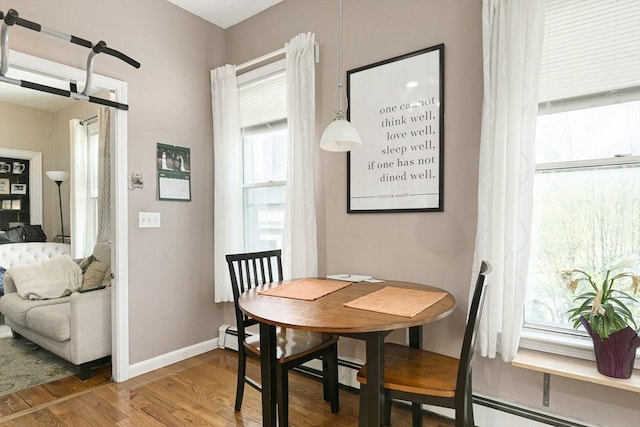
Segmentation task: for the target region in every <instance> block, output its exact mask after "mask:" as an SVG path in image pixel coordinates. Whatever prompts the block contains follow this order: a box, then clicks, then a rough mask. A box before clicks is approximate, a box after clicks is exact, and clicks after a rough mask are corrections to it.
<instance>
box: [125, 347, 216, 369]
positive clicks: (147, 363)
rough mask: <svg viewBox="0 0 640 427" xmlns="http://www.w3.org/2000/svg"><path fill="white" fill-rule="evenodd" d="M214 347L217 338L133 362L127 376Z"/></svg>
mask: <svg viewBox="0 0 640 427" xmlns="http://www.w3.org/2000/svg"><path fill="white" fill-rule="evenodd" d="M216 348H218V338H214V339H212V340H209V341H204V342H201V343H198V344H194V345H192V346H189V347H185V348H181V349H178V350H175V351H172V352H170V353H166V354H163V355H160V356H158V357H154V358H152V359H148V360H144V361H142V362H138V363H134V364H133V365H131V366H129V378H133V377H137V376H138V375H142V374H146V373H147V372H151V371H155V370H156V369H160V368H164V367H165V366H169V365H172V364H174V363H177V362H181V361H183V360H185V359H188V358H190V357H193V356H197V355H199V354H202V353H206V352H207V351H211V350H215V349H216Z"/></svg>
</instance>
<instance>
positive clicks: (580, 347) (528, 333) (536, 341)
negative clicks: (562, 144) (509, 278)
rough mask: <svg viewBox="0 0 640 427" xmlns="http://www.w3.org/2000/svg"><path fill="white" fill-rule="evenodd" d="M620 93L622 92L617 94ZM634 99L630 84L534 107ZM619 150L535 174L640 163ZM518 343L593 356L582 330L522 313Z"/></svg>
mask: <svg viewBox="0 0 640 427" xmlns="http://www.w3.org/2000/svg"><path fill="white" fill-rule="evenodd" d="M621 94H624V96H623V97H621ZM636 100H640V88H637V87H634V88H629V89H625V90H624V91H620V92H618V93H615V94H611V93H606V94H594V95H591V96H587V97H580V98H575V99H568V100H560V101H554V103H553V105H550V104H549V103H541V104H540V105H539V107H538V111H539V113H538V115H539V116H540V115H544V114H550V113H557V112H561V111H572V110H578V109H581V108H588V107H595V106H602V105H606V104H612V103H623V102H630V101H636ZM619 154H620V155H624V156H622V157H618V156H617V155H616V156H614V157H609V158H600V159H586V160H572V161H564V162H549V163H538V164H537V165H536V174H537V173H538V172H545V171H563V170H571V169H595V168H602V167H623V166H626V165H637V166H638V167H640V155H626V153H619ZM525 303H526V301H525ZM519 347H520V348H525V349H530V350H537V351H542V352H547V353H553V354H558V355H562V356H569V357H573V358H576V359H584V360H595V355H594V353H593V341H592V340H591V338H590V337H589V336H588V335H587V333H586V332H581V331H574V330H567V329H564V328H554V327H553V326H551V325H550V326H544V325H538V324H532V323H527V322H525V320H524V314H523V322H522V333H521V335H520V344H519ZM634 368H635V369H640V349H638V351H637V352H636V358H635V362H634Z"/></svg>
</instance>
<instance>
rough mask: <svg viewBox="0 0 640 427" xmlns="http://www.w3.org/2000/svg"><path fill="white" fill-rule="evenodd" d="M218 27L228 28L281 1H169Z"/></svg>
mask: <svg viewBox="0 0 640 427" xmlns="http://www.w3.org/2000/svg"><path fill="white" fill-rule="evenodd" d="M169 1H170V2H171V3H173V4H175V5H176V6H178V7H180V8H182V9H184V10H186V11H188V12H191V13H193V14H194V15H196V16H199V17H201V18H202V19H205V20H207V21H209V22H212V23H214V24H216V25H217V26H218V27H222V28H229V27H231V26H232V25H235V24H237V23H238V22H242V21H244V20H245V19H247V18H250V17H252V16H254V15H257V14H258V13H260V12H262V11H263V10H265V9H268V8H270V7H271V6H273V5H275V4H277V3H280V2H281V1H282V0H169Z"/></svg>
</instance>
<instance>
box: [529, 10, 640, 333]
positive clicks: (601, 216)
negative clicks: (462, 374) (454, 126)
mask: <svg viewBox="0 0 640 427" xmlns="http://www.w3.org/2000/svg"><path fill="white" fill-rule="evenodd" d="M638 22H640V2H634V1H623V0H618V1H600V2H579V1H578V2H576V1H556V0H552V1H549V2H548V4H547V12H546V22H545V42H544V43H545V46H544V50H543V59H542V66H541V79H540V88H539V100H540V105H539V113H538V121H537V126H536V142H535V144H536V161H537V167H536V176H535V179H534V213H533V224H532V246H531V259H530V264H529V277H528V285H527V297H526V301H525V318H524V323H525V330H526V328H537V329H542V330H544V331H555V332H558V333H562V334H578V335H579V334H580V332H576V331H574V330H573V328H572V326H571V324H570V322H569V321H568V315H567V310H568V309H569V308H570V307H572V306H573V295H572V294H571V293H570V291H568V290H567V289H566V288H565V287H564V286H563V285H562V282H561V281H560V279H559V274H558V273H559V272H560V271H561V270H567V269H572V268H582V267H583V268H586V269H588V271H591V272H598V271H601V269H602V267H603V266H606V265H608V264H611V263H612V262H613V261H614V260H615V259H616V258H618V257H620V256H623V255H627V254H629V253H640V215H639V214H638V212H639V209H640V208H639V206H640V26H638V25H637V23H638ZM633 310H634V314H635V316H636V319H637V320H638V321H640V305H638V304H636V305H635V306H634V307H633ZM529 330H530V329H529ZM585 334H586V333H585ZM525 335H526V334H525Z"/></svg>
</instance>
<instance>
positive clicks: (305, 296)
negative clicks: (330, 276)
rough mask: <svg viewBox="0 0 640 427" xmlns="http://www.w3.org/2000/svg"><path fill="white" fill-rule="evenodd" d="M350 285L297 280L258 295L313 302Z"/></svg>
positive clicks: (330, 281)
mask: <svg viewBox="0 0 640 427" xmlns="http://www.w3.org/2000/svg"><path fill="white" fill-rule="evenodd" d="M350 285H351V283H350V282H343V281H338V280H320V279H298V280H294V281H293V282H290V283H287V284H285V285H282V286H276V287H275V288H271V289H266V290H264V291H258V293H259V294H260V295H270V296H273V297H283V298H293V299H302V300H306V301H313V300H316V299H318V298H320V297H323V296H325V295H328V294H330V293H332V292H335V291H338V290H340V289H342V288H346V287H347V286H350Z"/></svg>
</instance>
